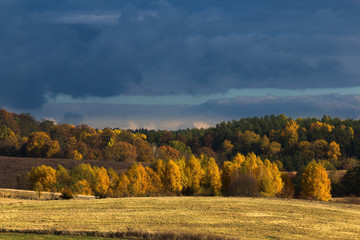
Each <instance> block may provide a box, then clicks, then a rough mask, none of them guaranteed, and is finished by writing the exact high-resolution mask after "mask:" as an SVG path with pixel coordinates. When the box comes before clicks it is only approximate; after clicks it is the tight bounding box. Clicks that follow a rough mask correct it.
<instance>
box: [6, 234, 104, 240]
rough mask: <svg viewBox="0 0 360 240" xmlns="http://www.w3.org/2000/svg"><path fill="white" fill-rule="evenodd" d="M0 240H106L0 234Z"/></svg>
mask: <svg viewBox="0 0 360 240" xmlns="http://www.w3.org/2000/svg"><path fill="white" fill-rule="evenodd" d="M0 240H106V238H96V237H83V236H81V237H80V236H78V237H77V236H56V235H43V234H23V233H0Z"/></svg>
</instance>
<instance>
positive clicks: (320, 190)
mask: <svg viewBox="0 0 360 240" xmlns="http://www.w3.org/2000/svg"><path fill="white" fill-rule="evenodd" d="M301 189H302V191H301V194H302V196H304V197H306V198H314V199H318V200H321V201H328V200H329V199H330V198H331V194H330V190H331V184H330V179H329V177H328V175H327V173H326V170H325V168H324V167H323V166H322V165H321V164H320V163H316V162H315V161H312V162H310V163H309V164H308V165H307V166H306V167H305V170H304V172H303V173H302V177H301Z"/></svg>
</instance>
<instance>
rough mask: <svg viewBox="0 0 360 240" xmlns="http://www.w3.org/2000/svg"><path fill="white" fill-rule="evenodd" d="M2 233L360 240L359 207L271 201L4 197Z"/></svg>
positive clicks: (0, 207) (1, 200) (0, 204)
mask: <svg viewBox="0 0 360 240" xmlns="http://www.w3.org/2000/svg"><path fill="white" fill-rule="evenodd" d="M0 216H1V218H0V228H1V229H19V230H34V229H35V230H41V229H42V230H54V229H55V230H67V231H94V230H95V231H100V232H102V231H126V229H135V230H142V231H150V232H174V231H176V232H179V233H195V234H198V233H200V234H211V235H218V236H227V237H232V238H238V239H358V238H359V236H360V221H359V219H360V206H359V205H351V204H340V203H331V202H317V201H305V200H286V199H267V198H223V197H158V198H123V199H100V200H99V199H95V200H70V201H36V200H19V199H6V198H0Z"/></svg>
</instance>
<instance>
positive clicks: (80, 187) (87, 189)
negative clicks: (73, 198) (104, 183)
mask: <svg viewBox="0 0 360 240" xmlns="http://www.w3.org/2000/svg"><path fill="white" fill-rule="evenodd" d="M74 193H75V194H77V195H88V196H90V195H93V191H92V190H91V186H90V183H89V182H88V181H86V179H82V180H79V181H77V182H76V183H75V185H74Z"/></svg>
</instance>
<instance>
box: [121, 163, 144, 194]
mask: <svg viewBox="0 0 360 240" xmlns="http://www.w3.org/2000/svg"><path fill="white" fill-rule="evenodd" d="M126 175H127V177H128V179H129V185H128V188H129V193H130V195H131V196H145V195H146V193H147V189H148V187H149V186H148V185H149V183H148V176H147V172H146V170H145V168H144V167H143V165H141V164H140V163H139V164H137V163H134V164H133V165H132V166H131V167H130V168H129V170H128V171H127V172H126Z"/></svg>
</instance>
